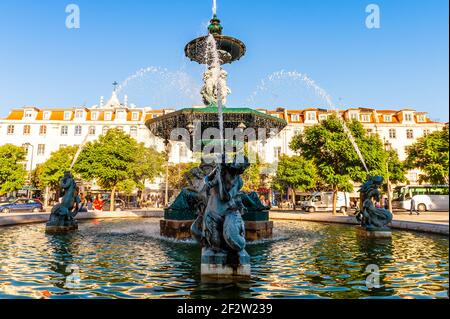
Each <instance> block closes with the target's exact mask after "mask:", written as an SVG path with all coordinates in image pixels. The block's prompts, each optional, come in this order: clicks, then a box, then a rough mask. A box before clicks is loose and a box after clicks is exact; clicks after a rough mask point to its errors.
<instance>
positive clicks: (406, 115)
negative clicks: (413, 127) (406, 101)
mask: <svg viewBox="0 0 450 319" xmlns="http://www.w3.org/2000/svg"><path fill="white" fill-rule="evenodd" d="M405 121H406V122H412V121H413V115H412V114H411V113H405Z"/></svg>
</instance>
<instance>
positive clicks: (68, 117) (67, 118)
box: [64, 112, 72, 121]
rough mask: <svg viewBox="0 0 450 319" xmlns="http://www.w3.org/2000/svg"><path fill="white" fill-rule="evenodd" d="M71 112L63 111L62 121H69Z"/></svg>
mask: <svg viewBox="0 0 450 319" xmlns="http://www.w3.org/2000/svg"><path fill="white" fill-rule="evenodd" d="M71 116H72V112H64V121H70V118H71Z"/></svg>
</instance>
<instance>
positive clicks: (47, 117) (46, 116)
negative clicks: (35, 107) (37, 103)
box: [42, 111, 51, 121]
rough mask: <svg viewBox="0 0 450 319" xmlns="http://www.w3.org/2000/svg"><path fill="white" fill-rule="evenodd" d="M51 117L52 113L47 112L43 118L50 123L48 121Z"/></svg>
mask: <svg viewBox="0 0 450 319" xmlns="http://www.w3.org/2000/svg"><path fill="white" fill-rule="evenodd" d="M50 115H51V112H50V111H45V112H44V115H43V116H42V118H43V119H44V121H48V120H50Z"/></svg>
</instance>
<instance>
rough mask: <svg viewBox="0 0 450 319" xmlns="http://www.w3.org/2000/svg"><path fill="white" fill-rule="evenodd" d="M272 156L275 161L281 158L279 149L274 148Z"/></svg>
mask: <svg viewBox="0 0 450 319" xmlns="http://www.w3.org/2000/svg"><path fill="white" fill-rule="evenodd" d="M274 156H275V159H279V158H280V156H281V147H275V148H274Z"/></svg>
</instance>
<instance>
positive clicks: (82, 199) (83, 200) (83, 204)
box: [80, 193, 88, 213]
mask: <svg viewBox="0 0 450 319" xmlns="http://www.w3.org/2000/svg"><path fill="white" fill-rule="evenodd" d="M87 212H88V209H87V199H86V196H85V195H84V194H83V193H81V194H80V213H87Z"/></svg>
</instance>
